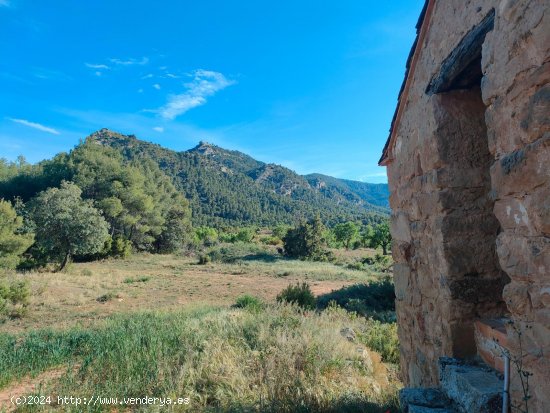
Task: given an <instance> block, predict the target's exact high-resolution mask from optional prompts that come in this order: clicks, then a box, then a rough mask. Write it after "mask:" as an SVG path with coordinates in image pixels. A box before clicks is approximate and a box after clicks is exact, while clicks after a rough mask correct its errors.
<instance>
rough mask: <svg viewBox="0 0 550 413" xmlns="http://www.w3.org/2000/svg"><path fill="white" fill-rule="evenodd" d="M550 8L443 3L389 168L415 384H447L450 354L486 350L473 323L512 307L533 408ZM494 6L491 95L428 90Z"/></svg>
mask: <svg viewBox="0 0 550 413" xmlns="http://www.w3.org/2000/svg"><path fill="white" fill-rule="evenodd" d="M545 5H547V2H545V1H542V0H540V1H536V0H532V1H528V0H517V1H514V0H504V1H483V0H478V1H464V0H462V1H459V0H446V1H436V3H435V8H434V10H433V14H432V17H431V20H430V27H429V31H428V33H427V37H426V38H425V40H424V42H423V43H422V44H419V45H418V46H417V53H419V55H418V61H417V65H416V68H415V70H414V71H413V72H411V74H410V75H409V76H411V79H409V81H412V83H411V84H410V89H409V93H408V96H407V101H406V102H402V105H403V108H402V110H403V113H402V115H401V118H400V120H399V123H398V124H397V125H396V126H395V128H396V129H395V130H394V133H395V135H396V139H395V145H394V147H393V148H392V152H393V161H392V162H391V163H389V165H388V181H389V184H390V190H391V196H390V204H391V207H392V210H393V214H392V234H393V237H394V245H393V255H394V260H395V262H396V264H395V267H394V273H395V285H396V297H397V303H396V307H397V315H398V322H399V336H400V342H401V354H402V362H401V369H402V375H403V379H404V381H405V383H406V384H407V385H409V386H430V385H434V384H436V383H437V360H438V358H439V357H440V356H456V357H468V356H470V355H473V354H475V345H474V337H473V322H474V319H475V318H482V317H489V316H495V315H502V314H503V313H505V312H511V314H512V315H513V318H514V320H515V321H516V326H518V327H521V329H522V331H528V332H527V333H525V335H524V336H523V338H524V340H523V341H524V342H526V345H527V347H528V350H529V351H530V352H531V353H532V355H531V356H529V357H528V358H526V359H525V360H526V364H525V367H526V368H527V369H529V371H531V372H532V373H533V374H534V376H533V377H532V378H531V383H532V390H533V396H534V399H533V400H532V403H533V405H534V406H536V407H537V408H538V410H537V409H535V411H542V410H541V408H542V407H541V406H542V405H543V403H547V405H549V406H550V399H549V395H550V388H548V383H550V380H549V379H548V377H546V379H544V375H545V374H546V376H548V371H550V364H549V363H550V359H549V356H548V351H549V338H550V334H549V330H548V327H549V326H550V282H549V279H550V262H549V260H550V250H549V248H550V238H549V236H550V234H549V231H550V177H549V171H550V166H549V161H550V149H549V148H550V135H549V127H550V124H549V118H548V114H549V112H550V111H549V104H548V101H549V97H550V89H549V86H548V76H549V73H550V68H549V67H548V66H547V65H548V56H549V53H548V45H550V39H549V35H548V32H549V31H548V30H546V32H544V29H543V28H548V27H550V25H549V22H548V11H547V10H546V14H544V11H545ZM491 8H494V9H495V27H494V30H493V31H492V32H490V33H489V34H488V35H487V37H486V39H485V43H484V44H483V53H482V67H483V72H484V73H485V76H484V78H483V80H482V82H481V90H480V89H475V88H473V89H471V90H468V91H453V92H448V93H442V94H436V95H433V96H428V95H427V94H426V93H425V89H426V86H427V85H428V83H429V81H430V79H431V77H432V76H433V75H434V74H435V73H436V72H437V71H438V69H439V67H440V65H441V62H442V61H443V60H444V59H445V58H446V57H447V56H448V55H449V54H450V53H451V51H452V50H453V49H454V48H455V47H456V45H457V44H458V43H459V42H460V40H461V39H462V38H463V37H464V35H465V34H466V33H467V32H468V31H469V30H470V29H471V28H472V27H473V26H474V25H476V24H478V23H479V22H480V21H481V20H482V19H483V18H484V17H485V16H486V15H487V13H489V11H490V10H491ZM504 301H505V302H506V306H505V305H504ZM510 334H511V333H510Z"/></svg>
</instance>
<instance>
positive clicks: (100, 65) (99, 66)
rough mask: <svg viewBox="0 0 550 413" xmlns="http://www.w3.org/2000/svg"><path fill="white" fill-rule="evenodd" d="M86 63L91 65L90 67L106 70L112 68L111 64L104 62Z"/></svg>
mask: <svg viewBox="0 0 550 413" xmlns="http://www.w3.org/2000/svg"><path fill="white" fill-rule="evenodd" d="M84 64H85V65H86V67H89V68H90V69H105V70H108V69H110V67H109V66H107V65H103V64H94V63H84Z"/></svg>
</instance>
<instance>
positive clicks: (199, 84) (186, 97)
mask: <svg viewBox="0 0 550 413" xmlns="http://www.w3.org/2000/svg"><path fill="white" fill-rule="evenodd" d="M192 76H193V80H192V81H191V82H189V83H186V84H185V87H186V89H187V90H186V91H185V92H184V93H181V94H178V95H171V96H169V97H168V102H167V103H166V105H164V106H163V107H161V108H160V109H159V110H158V111H157V112H158V113H159V114H160V115H161V116H162V117H163V118H165V119H174V118H176V117H177V116H179V115H182V114H184V113H185V112H187V111H188V110H190V109H193V108H196V107H197V106H202V105H204V104H205V103H206V101H207V99H206V98H207V97H209V96H213V95H214V94H216V92H218V91H220V90H222V89H225V88H226V87H228V86H231V85H233V84H235V81H233V80H230V79H227V78H226V77H225V76H224V75H223V74H221V73H219V72H214V71H211V70H202V69H199V70H195V71H194V72H193V74H192Z"/></svg>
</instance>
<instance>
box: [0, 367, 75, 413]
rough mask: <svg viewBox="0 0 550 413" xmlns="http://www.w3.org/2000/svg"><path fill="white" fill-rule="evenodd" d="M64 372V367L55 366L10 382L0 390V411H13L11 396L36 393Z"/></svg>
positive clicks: (15, 406) (14, 405)
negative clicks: (32, 375) (35, 374)
mask: <svg viewBox="0 0 550 413" xmlns="http://www.w3.org/2000/svg"><path fill="white" fill-rule="evenodd" d="M66 372H67V368H66V367H57V368H54V369H50V370H48V371H45V372H43V373H41V374H39V375H37V376H35V377H30V376H28V377H25V378H24V379H22V380H19V381H17V382H16V383H11V384H10V385H9V386H7V387H5V388H3V389H1V390H0V409H1V411H8V412H12V411H15V410H16V408H17V405H16V404H13V403H12V401H11V400H12V398H15V397H21V396H29V395H32V394H36V393H37V392H38V391H39V390H40V388H41V387H45V386H48V385H50V384H52V383H53V382H55V381H56V380H58V379H59V378H60V377H61V376H63V375H64V374H65V373H66Z"/></svg>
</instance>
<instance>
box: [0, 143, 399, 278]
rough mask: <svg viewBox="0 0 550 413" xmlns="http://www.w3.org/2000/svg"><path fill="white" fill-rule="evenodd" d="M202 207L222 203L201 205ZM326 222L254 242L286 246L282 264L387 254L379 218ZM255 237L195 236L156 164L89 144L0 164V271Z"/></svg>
mask: <svg viewBox="0 0 550 413" xmlns="http://www.w3.org/2000/svg"><path fill="white" fill-rule="evenodd" d="M203 202H206V203H213V204H215V205H216V204H219V203H218V202H217V201H214V200H211V199H209V198H208V197H207V199H205V200H203ZM212 207H215V206H212ZM217 207H219V205H218V206H217ZM225 207H227V205H226V206H225ZM243 218H244V217H243ZM326 223H327V222H326V221H325V223H323V222H322V220H321V217H320V216H319V215H317V216H316V217H315V218H313V219H311V220H309V221H306V220H304V221H302V222H300V223H298V224H297V225H296V226H294V227H291V226H289V225H287V224H279V225H276V226H274V227H272V230H271V232H270V235H269V236H265V237H263V238H262V239H261V241H262V242H264V243H266V244H272V245H280V244H283V245H284V249H285V253H286V254H287V255H288V256H292V257H297V258H306V259H323V257H324V255H325V254H326V250H325V249H326V248H327V247H332V248H340V247H342V248H347V249H349V248H359V247H373V248H376V247H382V249H383V251H384V254H387V252H388V248H389V245H390V242H391V236H390V235H389V228H388V224H387V220H383V219H382V218H380V217H379V216H377V217H376V219H374V220H372V221H371V220H362V221H361V220H357V221H345V222H340V223H336V224H333V225H332V226H331V227H330V228H327V227H326V226H325V224H326ZM256 232H257V227H256V228H255V227H251V226H248V227H233V228H227V227H224V226H221V225H220V226H219V227H217V228H215V227H209V226H204V225H203V226H197V227H195V228H192V225H191V208H190V205H189V202H188V200H187V199H186V198H185V197H184V195H182V193H181V190H179V189H178V188H176V187H175V186H174V183H173V180H172V178H171V177H170V176H168V175H166V174H165V173H164V172H163V171H162V170H161V169H160V167H159V165H158V164H157V163H156V162H154V161H153V160H151V159H148V158H141V157H135V158H134V157H130V158H129V157H125V156H124V155H123V154H122V153H121V151H120V150H117V149H114V148H111V147H107V146H103V145H99V144H97V143H95V142H93V141H87V142H81V143H80V144H79V145H78V146H77V147H76V148H75V149H73V150H72V151H71V152H69V153H61V154H58V155H57V156H55V157H54V158H53V159H51V160H47V161H43V162H40V163H38V164H35V165H31V164H29V163H27V162H26V161H25V160H24V159H23V158H19V159H18V160H17V161H16V162H7V161H5V160H0V267H3V268H15V267H18V268H20V269H30V268H35V267H40V266H45V265H47V264H49V263H54V264H56V266H57V270H61V269H63V268H64V267H65V266H66V265H67V263H69V262H70V261H71V260H94V259H101V258H106V257H126V256H128V255H129V254H130V253H131V251H149V252H158V253H171V252H176V251H178V250H181V249H183V248H186V247H189V246H190V245H199V244H200V245H203V246H209V245H213V244H214V243H216V242H218V241H220V242H252V240H253V239H254V237H255V234H256Z"/></svg>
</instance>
